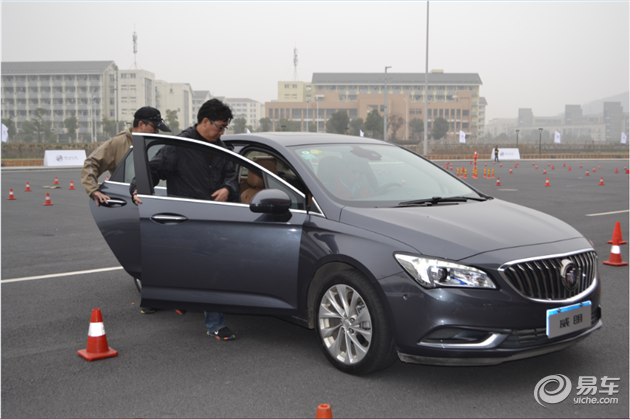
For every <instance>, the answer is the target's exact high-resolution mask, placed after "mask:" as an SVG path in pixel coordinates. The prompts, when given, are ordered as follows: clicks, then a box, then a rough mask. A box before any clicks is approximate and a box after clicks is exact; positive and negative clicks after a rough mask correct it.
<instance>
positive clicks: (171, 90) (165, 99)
mask: <svg viewBox="0 0 630 419" xmlns="http://www.w3.org/2000/svg"><path fill="white" fill-rule="evenodd" d="M193 96H194V91H193V89H192V87H191V86H190V84H188V83H169V82H166V81H164V80H156V81H155V107H156V108H158V109H159V110H160V113H161V114H162V118H164V119H166V111H177V121H178V122H179V128H180V129H182V130H183V129H185V128H188V127H189V126H191V125H193V124H194V123H195V122H196V119H197V115H194V116H193ZM176 134H179V133H173V135H176Z"/></svg>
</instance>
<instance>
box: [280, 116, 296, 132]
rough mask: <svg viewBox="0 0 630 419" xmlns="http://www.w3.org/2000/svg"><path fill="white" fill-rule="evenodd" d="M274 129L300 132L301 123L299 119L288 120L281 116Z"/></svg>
mask: <svg viewBox="0 0 630 419" xmlns="http://www.w3.org/2000/svg"><path fill="white" fill-rule="evenodd" d="M276 131H284V132H300V131H302V123H301V122H300V121H289V120H288V119H286V118H282V119H281V120H280V121H278V125H276Z"/></svg>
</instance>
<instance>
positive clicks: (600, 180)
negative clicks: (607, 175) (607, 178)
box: [599, 176, 604, 186]
mask: <svg viewBox="0 0 630 419" xmlns="http://www.w3.org/2000/svg"><path fill="white" fill-rule="evenodd" d="M599 186H604V176H602V177H601V178H600V179H599Z"/></svg>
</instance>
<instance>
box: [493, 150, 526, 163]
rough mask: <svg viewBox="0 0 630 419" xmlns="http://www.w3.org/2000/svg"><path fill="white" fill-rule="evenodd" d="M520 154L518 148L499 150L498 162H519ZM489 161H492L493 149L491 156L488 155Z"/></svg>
mask: <svg viewBox="0 0 630 419" xmlns="http://www.w3.org/2000/svg"><path fill="white" fill-rule="evenodd" d="M520 159H521V153H519V151H518V148H499V161H502V160H520ZM490 160H494V148H493V149H492V154H490Z"/></svg>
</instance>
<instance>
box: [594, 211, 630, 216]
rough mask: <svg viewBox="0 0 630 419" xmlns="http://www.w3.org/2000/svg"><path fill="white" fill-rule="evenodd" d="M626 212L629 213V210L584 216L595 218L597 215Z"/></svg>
mask: <svg viewBox="0 0 630 419" xmlns="http://www.w3.org/2000/svg"><path fill="white" fill-rule="evenodd" d="M628 211H630V210H623V211H612V212H602V213H599V214H586V216H587V217H596V216H598V215H608V214H619V213H622V212H628Z"/></svg>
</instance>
